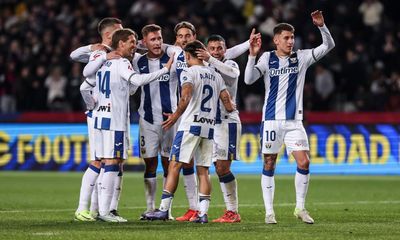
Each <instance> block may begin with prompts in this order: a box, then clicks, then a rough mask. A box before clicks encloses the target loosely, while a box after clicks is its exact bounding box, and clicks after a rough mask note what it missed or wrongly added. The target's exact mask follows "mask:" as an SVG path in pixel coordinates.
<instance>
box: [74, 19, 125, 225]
mask: <svg viewBox="0 0 400 240" xmlns="http://www.w3.org/2000/svg"><path fill="white" fill-rule="evenodd" d="M117 29H122V25H121V20H119V19H117V18H104V19H102V20H101V21H100V22H99V24H98V32H99V34H100V35H101V39H102V42H101V43H99V44H93V45H89V46H84V47H80V48H78V49H76V50H75V51H73V52H72V53H71V55H70V57H71V59H72V60H74V61H79V62H84V63H87V62H88V61H89V57H90V54H91V53H92V52H94V51H97V50H102V51H104V54H105V55H106V56H105V57H106V59H113V58H119V56H117V55H115V53H113V52H110V50H111V47H110V45H111V38H112V33H113V32H114V31H115V30H117ZM97 94H98V89H97V88H95V89H93V92H92V95H93V97H94V98H95V99H96V98H97ZM87 124H88V136H89V150H90V160H91V162H90V163H89V167H88V168H87V170H86V171H85V173H84V175H83V177H82V183H81V190H80V194H79V206H78V209H77V210H76V212H75V220H78V221H95V217H96V216H97V215H98V191H97V190H98V189H99V188H100V186H96V183H99V182H100V181H98V179H101V176H102V174H103V173H104V169H103V168H102V169H101V162H100V161H99V160H97V161H96V157H95V151H94V149H95V144H94V143H95V141H94V119H93V117H92V111H88V112H87ZM116 185H118V184H116ZM116 189H120V186H118V187H117V188H116ZM119 193H120V191H116V192H115V197H114V198H113V204H112V205H113V208H112V209H113V210H114V214H116V215H117V213H116V209H117V208H116V206H117V205H118V199H119ZM89 201H91V204H90V211H89Z"/></svg>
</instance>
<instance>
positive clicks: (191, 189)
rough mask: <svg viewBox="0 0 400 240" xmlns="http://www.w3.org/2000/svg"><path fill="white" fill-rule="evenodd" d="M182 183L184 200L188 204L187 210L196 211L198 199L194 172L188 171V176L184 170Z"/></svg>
mask: <svg viewBox="0 0 400 240" xmlns="http://www.w3.org/2000/svg"><path fill="white" fill-rule="evenodd" d="M183 183H184V187H185V192H186V198H187V200H188V202H189V208H190V209H192V210H198V209H199V207H198V201H199V198H198V196H197V179H196V175H195V174H194V171H190V170H189V174H188V172H187V170H185V168H184V169H183Z"/></svg>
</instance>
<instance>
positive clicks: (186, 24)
mask: <svg viewBox="0 0 400 240" xmlns="http://www.w3.org/2000/svg"><path fill="white" fill-rule="evenodd" d="M181 28H187V29H189V30H190V31H192V33H193V35H195V34H196V28H195V27H194V26H193V24H191V23H190V22H187V21H182V22H180V23H178V24H176V25H175V28H174V32H175V35H176V34H178V31H179V29H181Z"/></svg>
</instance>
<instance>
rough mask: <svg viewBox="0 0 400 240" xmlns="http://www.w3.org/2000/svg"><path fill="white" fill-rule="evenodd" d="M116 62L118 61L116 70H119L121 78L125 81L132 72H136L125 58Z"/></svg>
mask: <svg viewBox="0 0 400 240" xmlns="http://www.w3.org/2000/svg"><path fill="white" fill-rule="evenodd" d="M118 63H119V64H118V72H119V74H120V76H121V78H123V79H124V80H126V81H129V78H130V77H131V76H132V75H133V74H136V72H135V70H133V67H132V64H131V63H130V62H129V60H128V59H126V58H123V59H122V60H120V61H119V62H118Z"/></svg>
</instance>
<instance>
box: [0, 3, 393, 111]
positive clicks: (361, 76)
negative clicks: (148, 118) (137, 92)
mask: <svg viewBox="0 0 400 240" xmlns="http://www.w3.org/2000/svg"><path fill="white" fill-rule="evenodd" d="M0 5H1V7H0V53H1V54H0V112H1V113H13V112H22V111H81V110H84V109H85V106H84V105H83V102H82V100H81V97H80V92H79V86H80V84H81V82H82V81H83V79H82V69H83V65H82V64H80V63H75V62H72V61H71V60H70V59H69V54H70V52H71V51H72V50H74V49H76V48H78V47H80V46H83V45H87V44H90V43H96V42H99V41H100V37H99V35H98V33H97V30H96V26H97V23H98V22H99V20H100V19H102V18H103V17H108V16H111V17H118V18H120V19H121V20H122V21H123V26H124V27H129V28H132V29H133V30H135V31H137V32H138V33H140V30H141V28H142V27H143V26H144V25H145V24H148V23H156V24H158V25H160V26H161V27H162V28H163V35H164V42H166V43H171V44H173V43H174V39H175V36H174V33H173V27H174V26H175V24H176V23H178V22H179V21H182V20H186V21H190V22H191V23H193V24H194V25H195V26H196V28H197V36H198V39H200V40H203V41H204V40H205V39H206V38H207V36H209V35H210V34H220V35H222V36H223V37H225V39H226V40H227V45H228V47H232V46H234V45H235V44H238V43H241V42H243V41H245V40H246V39H247V38H248V36H249V34H250V31H251V28H253V27H255V28H256V29H257V31H259V32H261V33H262V37H263V49H264V50H265V51H268V50H272V49H274V46H273V43H272V29H273V27H274V26H275V24H276V23H278V22H288V23H291V24H292V25H294V27H295V28H296V32H295V35H296V38H295V40H296V44H295V49H305V48H313V47H316V46H318V45H319V44H320V43H321V37H320V34H319V31H318V29H317V28H316V27H315V26H314V25H313V24H312V21H311V17H310V13H311V12H312V11H313V10H316V9H319V10H322V11H323V12H324V17H325V22H326V24H327V26H328V28H329V29H330V31H331V33H332V36H333V38H334V39H335V43H336V47H335V48H334V50H333V51H332V52H330V53H329V54H328V55H327V56H326V57H325V58H323V59H322V61H320V62H318V63H316V64H314V65H313V67H312V68H310V69H309V70H308V73H307V77H306V85H305V89H304V91H305V95H304V106H305V110H314V111H327V110H329V111H347V112H351V111H399V110H400V54H399V53H400V52H399V47H400V46H399V44H400V15H399V14H397V9H398V8H397V4H396V1H389V0H359V1H346V0H337V1H328V0H312V1H306V0H279V1H278V0H229V1H228V0H199V1H183V0H164V1H162V0H159V1H155V0H137V1H117V0H102V1H100V0H76V1H69V0H58V1H56V0H43V1H35V0H25V1H15V0H3V1H1V3H0ZM236 60H237V62H238V63H239V65H240V69H241V71H242V76H241V79H240V83H239V88H238V91H239V92H238V99H237V102H238V106H239V109H240V110H246V111H260V110H261V107H262V103H263V98H264V86H263V82H262V81H261V80H260V81H257V82H256V83H255V84H253V85H251V86H247V85H245V84H244V82H243V72H244V69H245V66H246V61H247V53H246V54H244V55H243V56H241V57H239V58H238V59H236ZM135 99H136V100H137V97H136V98H135ZM133 105H134V104H133Z"/></svg>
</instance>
